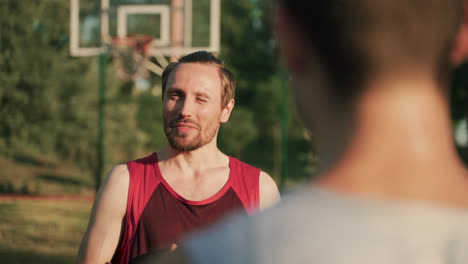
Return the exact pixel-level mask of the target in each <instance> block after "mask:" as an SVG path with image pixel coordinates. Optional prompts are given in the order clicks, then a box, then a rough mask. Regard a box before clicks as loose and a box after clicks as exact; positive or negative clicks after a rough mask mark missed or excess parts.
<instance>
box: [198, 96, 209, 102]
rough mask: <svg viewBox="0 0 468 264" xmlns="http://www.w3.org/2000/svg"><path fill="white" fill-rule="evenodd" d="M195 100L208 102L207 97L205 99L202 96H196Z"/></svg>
mask: <svg viewBox="0 0 468 264" xmlns="http://www.w3.org/2000/svg"><path fill="white" fill-rule="evenodd" d="M197 101H199V102H202V103H205V102H208V99H206V98H204V97H197Z"/></svg>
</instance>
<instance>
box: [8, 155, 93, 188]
mask: <svg viewBox="0 0 468 264" xmlns="http://www.w3.org/2000/svg"><path fill="white" fill-rule="evenodd" d="M0 167H1V168H2V169H1V170H0V192H2V193H24V194H39V195H40V194H48V195H51V194H75V195H78V194H80V195H81V194H85V195H86V194H92V193H93V181H92V179H91V177H90V176H89V175H88V174H83V173H82V172H80V171H79V170H78V169H76V168H74V167H73V166H72V165H70V164H63V163H61V162H60V161H56V160H54V159H52V158H47V157H44V156H31V155H14V156H9V157H6V156H0Z"/></svg>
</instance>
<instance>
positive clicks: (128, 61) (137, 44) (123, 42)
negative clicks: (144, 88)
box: [111, 35, 153, 81]
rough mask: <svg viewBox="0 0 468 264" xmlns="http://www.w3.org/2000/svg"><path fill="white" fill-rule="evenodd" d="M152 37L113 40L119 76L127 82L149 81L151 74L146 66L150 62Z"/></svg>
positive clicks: (135, 36)
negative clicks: (149, 52)
mask: <svg viewBox="0 0 468 264" xmlns="http://www.w3.org/2000/svg"><path fill="white" fill-rule="evenodd" d="M152 41H153V37H152V36H148V35H134V36H127V37H116V38H114V39H112V42H111V48H112V55H113V57H114V59H115V65H116V67H117V76H118V77H119V78H120V79H122V80H125V81H134V80H136V79H142V78H143V79H148V78H149V72H148V69H147V68H146V66H145V64H146V63H147V62H149V56H148V50H149V48H150V47H151V43H152Z"/></svg>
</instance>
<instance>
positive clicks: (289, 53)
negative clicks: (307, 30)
mask: <svg viewBox="0 0 468 264" xmlns="http://www.w3.org/2000/svg"><path fill="white" fill-rule="evenodd" d="M274 12H275V14H274V16H273V17H274V21H273V28H274V32H275V35H276V38H277V39H278V41H279V51H280V55H281V57H282V60H283V63H284V64H285V67H286V68H287V70H288V71H289V72H290V73H291V74H294V73H300V72H301V71H303V70H304V67H305V65H306V63H307V60H306V59H305V58H307V53H308V49H307V44H306V43H307V41H306V38H305V37H304V36H305V34H304V32H303V31H302V30H301V28H302V27H299V25H298V24H297V21H296V20H294V19H293V17H292V16H291V15H290V14H289V13H288V11H287V10H286V8H285V7H284V5H283V4H281V3H277V4H276V6H275V9H274Z"/></svg>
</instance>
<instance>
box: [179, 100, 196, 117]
mask: <svg viewBox="0 0 468 264" xmlns="http://www.w3.org/2000/svg"><path fill="white" fill-rule="evenodd" d="M179 114H180V116H182V117H190V116H192V114H193V103H191V102H190V100H187V99H185V100H180V101H179Z"/></svg>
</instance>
